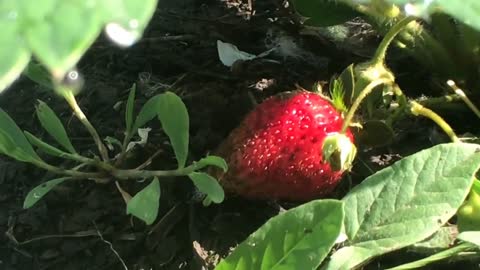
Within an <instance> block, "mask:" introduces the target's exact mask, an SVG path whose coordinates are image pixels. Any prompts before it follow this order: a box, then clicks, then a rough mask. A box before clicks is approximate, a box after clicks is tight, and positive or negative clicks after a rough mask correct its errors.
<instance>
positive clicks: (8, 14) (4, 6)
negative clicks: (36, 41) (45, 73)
mask: <svg viewBox="0 0 480 270" xmlns="http://www.w3.org/2000/svg"><path fill="white" fill-rule="evenodd" d="M15 11H16V10H15V4H14V3H12V1H7V2H4V3H0V29H2V35H1V36H0V44H2V46H1V48H0V59H2V61H0V92H1V91H3V90H4V89H6V88H7V87H8V86H9V85H10V84H11V83H13V82H14V81H15V80H16V79H17V78H18V76H19V75H20V74H21V73H22V70H23V69H24V68H25V67H26V66H27V64H28V61H29V60H30V51H29V50H28V47H27V45H26V43H25V41H24V40H23V38H22V36H21V34H20V33H21V29H19V24H18V22H17V20H16V16H18V15H16V14H17V13H15Z"/></svg>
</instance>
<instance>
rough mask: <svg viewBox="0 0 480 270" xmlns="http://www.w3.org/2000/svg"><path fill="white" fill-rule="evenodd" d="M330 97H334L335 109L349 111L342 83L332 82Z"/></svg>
mask: <svg viewBox="0 0 480 270" xmlns="http://www.w3.org/2000/svg"><path fill="white" fill-rule="evenodd" d="M330 96H331V97H332V103H333V107H335V109H336V110H337V111H340V112H347V111H348V108H347V106H346V105H345V102H344V97H345V90H344V89H343V83H342V81H340V80H338V79H334V80H332V81H331V83H330Z"/></svg>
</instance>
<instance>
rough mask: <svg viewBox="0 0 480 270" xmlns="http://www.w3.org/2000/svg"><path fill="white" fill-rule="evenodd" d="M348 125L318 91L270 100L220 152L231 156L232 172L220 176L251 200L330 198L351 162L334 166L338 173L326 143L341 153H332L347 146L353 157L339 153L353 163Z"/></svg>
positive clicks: (228, 158)
mask: <svg viewBox="0 0 480 270" xmlns="http://www.w3.org/2000/svg"><path fill="white" fill-rule="evenodd" d="M342 124H343V118H342V116H341V114H340V113H339V112H337V111H336V110H335V108H334V107H333V106H332V104H331V102H330V101H329V100H327V99H326V98H324V97H322V96H320V95H317V94H315V93H311V92H307V91H295V92H288V93H285V94H281V95H276V96H273V97H270V98H269V99H267V100H265V101H264V102H263V103H262V104H260V105H258V106H257V108H255V109H254V110H253V111H252V112H250V113H249V114H248V115H247V116H246V118H245V119H244V120H243V122H242V123H241V124H240V126H239V127H237V128H236V129H235V130H234V131H232V133H231V134H230V135H229V137H228V138H227V139H226V140H225V141H224V142H223V143H222V144H221V145H220V147H219V150H218V153H217V154H218V155H219V156H222V157H223V158H225V160H226V161H227V163H228V165H229V170H228V172H227V173H225V174H222V173H218V174H217V175H216V176H217V178H218V179H219V180H220V183H221V184H222V185H223V186H224V188H225V190H226V191H228V192H233V193H237V194H239V195H242V196H244V197H247V198H254V199H281V200H292V201H305V200H310V199H313V198H318V197H321V196H324V195H327V194H328V193H329V192H331V191H332V190H333V188H334V187H335V186H336V185H337V183H338V182H339V181H340V179H341V177H342V174H343V171H344V170H345V169H346V168H345V166H349V165H350V164H346V165H345V164H340V165H339V166H338V164H339V163H338V162H337V163H336V164H337V166H334V167H339V168H338V169H339V170H337V171H335V170H333V169H332V166H331V165H330V163H328V162H325V158H324V157H323V156H324V153H325V148H328V146H327V147H324V143H325V139H326V138H327V137H328V138H329V141H332V140H331V139H333V141H334V143H333V144H335V145H334V146H333V148H335V149H333V148H330V150H332V149H333V150H339V149H338V144H339V143H340V144H343V145H345V144H347V147H346V148H347V149H350V150H347V152H349V153H341V154H340V153H339V152H338V151H337V152H336V154H337V155H336V157H337V160H338V158H339V156H341V159H342V160H341V161H340V162H341V163H349V162H350V163H351V161H352V159H353V156H354V155H355V149H356V148H355V146H354V145H353V136H352V133H351V132H350V130H347V132H346V136H345V135H339V132H340V130H341V128H342ZM336 136H340V138H341V139H340V140H337V138H335V137H336ZM342 138H343V140H342ZM330 146H332V145H330ZM340 147H341V148H343V146H340ZM333 152H335V151H333ZM352 152H353V153H352ZM330 153H332V151H330ZM345 154H346V155H348V157H347V159H348V160H347V161H345V158H346V156H345ZM352 154H353V156H352ZM344 165H345V166H344ZM347 169H348V168H347Z"/></svg>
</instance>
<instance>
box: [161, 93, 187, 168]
mask: <svg viewBox="0 0 480 270" xmlns="http://www.w3.org/2000/svg"><path fill="white" fill-rule="evenodd" d="M157 102H158V104H157V115H158V119H159V120H160V122H161V123H162V128H163V131H164V132H165V133H166V134H167V135H168V138H169V139H170V143H171V144H172V147H173V150H174V151H175V157H176V158H177V161H178V168H180V169H181V168H183V167H185V162H186V161H187V155H188V137H189V118H188V112H187V108H186V107H185V104H184V103H183V101H182V100H181V99H180V97H178V96H177V95H175V94H174V93H172V92H166V93H164V94H161V95H159V98H158V101H157Z"/></svg>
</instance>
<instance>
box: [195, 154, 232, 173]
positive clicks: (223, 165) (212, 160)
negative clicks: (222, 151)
mask: <svg viewBox="0 0 480 270" xmlns="http://www.w3.org/2000/svg"><path fill="white" fill-rule="evenodd" d="M196 165H197V166H198V169H202V168H204V167H206V166H209V165H211V166H215V167H218V168H220V169H222V170H223V171H224V172H226V171H227V170H228V165H227V162H226V161H225V160H224V159H223V158H221V157H219V156H206V157H204V158H202V159H200V160H199V161H197V164H196Z"/></svg>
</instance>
